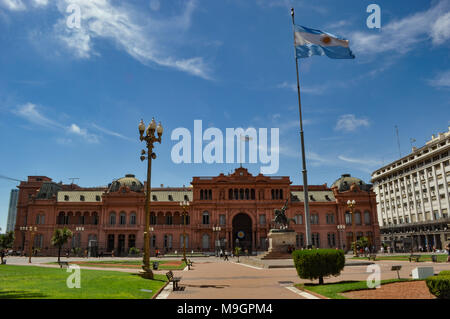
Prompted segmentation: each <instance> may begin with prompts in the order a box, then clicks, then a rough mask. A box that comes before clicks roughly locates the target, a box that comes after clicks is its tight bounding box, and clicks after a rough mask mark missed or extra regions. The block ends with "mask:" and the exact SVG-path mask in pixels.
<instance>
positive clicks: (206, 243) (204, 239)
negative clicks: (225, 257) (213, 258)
mask: <svg viewBox="0 0 450 319" xmlns="http://www.w3.org/2000/svg"><path fill="white" fill-rule="evenodd" d="M202 248H203V249H209V235H208V234H203V236H202Z"/></svg>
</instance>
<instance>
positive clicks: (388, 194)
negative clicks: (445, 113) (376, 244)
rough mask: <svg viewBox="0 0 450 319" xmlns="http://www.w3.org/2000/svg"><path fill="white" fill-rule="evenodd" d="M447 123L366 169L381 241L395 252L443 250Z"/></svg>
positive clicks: (448, 206) (448, 183)
mask: <svg viewBox="0 0 450 319" xmlns="http://www.w3.org/2000/svg"><path fill="white" fill-rule="evenodd" d="M449 151H450V127H449V130H448V131H447V132H445V133H439V134H438V135H437V136H436V135H433V136H432V138H431V140H429V141H428V142H426V144H425V145H424V146H423V147H421V148H416V147H413V148H412V152H411V154H409V155H407V156H404V157H402V158H400V159H399V160H396V161H394V162H392V163H390V164H388V165H386V166H384V167H381V168H380V169H377V170H376V171H375V172H373V173H372V183H373V187H374V191H375V193H376V199H377V213H378V221H379V223H380V233H381V241H382V242H384V243H386V244H387V245H390V246H391V247H393V248H394V249H395V250H396V251H401V250H405V251H410V250H411V248H412V249H413V250H421V249H422V250H424V251H425V250H430V249H432V248H433V247H435V248H436V249H443V248H444V247H445V245H446V244H447V243H448V241H449V240H450V232H449V229H450V219H449V215H448V214H449V210H450V201H449V197H450V164H449V161H450V156H449Z"/></svg>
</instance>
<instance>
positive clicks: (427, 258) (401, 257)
mask: <svg viewBox="0 0 450 319" xmlns="http://www.w3.org/2000/svg"><path fill="white" fill-rule="evenodd" d="M436 256H437V261H438V262H441V263H442V262H447V255H436ZM408 258H409V255H398V256H383V255H377V259H376V260H404V261H409V259H408ZM351 259H363V260H368V258H367V257H352V258H351ZM421 261H431V255H420V259H419V262H421Z"/></svg>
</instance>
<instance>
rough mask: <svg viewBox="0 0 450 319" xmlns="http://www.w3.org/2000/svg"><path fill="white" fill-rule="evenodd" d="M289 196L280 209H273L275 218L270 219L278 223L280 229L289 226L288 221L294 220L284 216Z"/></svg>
mask: <svg viewBox="0 0 450 319" xmlns="http://www.w3.org/2000/svg"><path fill="white" fill-rule="evenodd" d="M288 202H289V198H288V199H286V202H285V203H284V206H283V207H282V208H281V209H274V212H275V218H274V219H273V220H272V222H274V223H275V224H277V225H280V226H279V227H280V229H287V228H288V227H289V222H291V221H292V222H294V223H295V220H294V219H293V218H287V216H286V209H287V207H288Z"/></svg>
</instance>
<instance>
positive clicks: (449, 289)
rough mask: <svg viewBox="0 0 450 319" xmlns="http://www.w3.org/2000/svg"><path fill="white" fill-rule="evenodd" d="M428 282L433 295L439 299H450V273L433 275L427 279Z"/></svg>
mask: <svg viewBox="0 0 450 319" xmlns="http://www.w3.org/2000/svg"><path fill="white" fill-rule="evenodd" d="M447 272H448V271H447ZM441 273H442V272H441ZM426 283H427V287H428V289H429V290H430V292H431V293H432V294H433V295H435V296H436V297H438V298H439V299H450V275H441V274H439V275H438V276H431V277H428V278H427V279H426Z"/></svg>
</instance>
